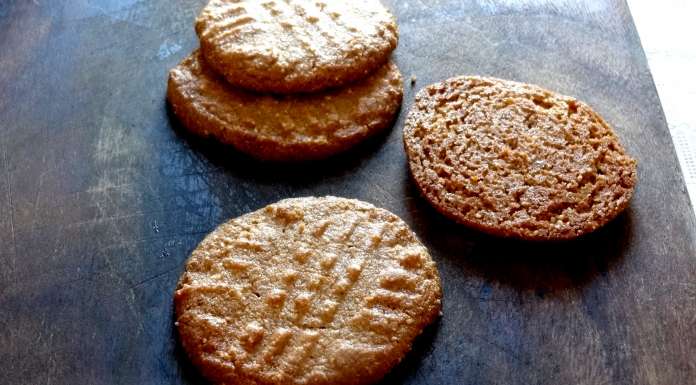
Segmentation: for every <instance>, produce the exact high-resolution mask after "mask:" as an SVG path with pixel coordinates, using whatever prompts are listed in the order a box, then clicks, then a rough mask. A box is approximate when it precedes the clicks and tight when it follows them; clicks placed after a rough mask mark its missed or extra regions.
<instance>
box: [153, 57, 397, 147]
mask: <svg viewBox="0 0 696 385" xmlns="http://www.w3.org/2000/svg"><path fill="white" fill-rule="evenodd" d="M402 95H403V87H402V81H401V74H400V73H399V69H398V68H397V67H396V65H395V64H393V63H391V62H390V63H387V64H386V65H384V66H383V67H382V68H380V69H379V70H377V71H376V72H374V73H373V74H372V75H370V76H369V77H368V78H366V79H364V80H362V81H360V82H359V83H354V84H352V85H350V86H347V87H345V88H342V89H340V90H335V91H332V92H326V93H319V94H311V95H295V96H273V95H262V94H256V93H250V92H246V91H242V90H240V89H236V88H234V87H231V86H229V85H228V84H225V82H224V81H222V80H221V79H220V78H219V77H218V76H217V75H216V74H215V73H214V72H213V71H212V70H211V69H210V68H209V67H208V66H207V64H206V63H205V62H204V61H203V60H202V57H201V56H200V54H199V53H198V52H194V53H193V54H192V55H191V56H189V57H187V58H186V59H184V61H183V62H182V63H181V64H179V65H178V66H177V67H175V68H174V69H172V70H171V72H170V73H169V85H168V90H167V98H168V99H169V102H170V104H171V106H172V109H173V111H174V113H175V114H176V116H177V117H178V118H179V119H180V120H181V121H182V123H183V124H184V126H185V127H186V128H187V129H188V130H190V131H192V132H193V133H196V134H198V135H202V136H212V137H215V138H216V139H217V140H219V141H221V142H223V143H227V144H231V145H233V146H234V147H236V148H237V149H238V150H240V151H242V152H245V153H247V154H249V155H252V156H254V157H256V158H259V159H266V160H310V159H319V158H325V157H328V156H330V155H333V154H336V153H338V152H341V151H344V150H347V149H348V148H350V147H352V146H354V145H355V144H357V143H358V142H360V141H362V140H363V139H365V138H367V137H369V136H371V135H373V134H375V133H377V132H379V131H381V130H384V129H385V128H387V127H389V126H390V125H391V124H392V122H393V121H394V118H395V117H396V114H397V113H398V111H399V107H400V105H401V98H402Z"/></svg>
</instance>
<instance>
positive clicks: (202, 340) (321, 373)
mask: <svg viewBox="0 0 696 385" xmlns="http://www.w3.org/2000/svg"><path fill="white" fill-rule="evenodd" d="M174 301H175V308H176V324H177V326H178V330H179V335H180V337H181V342H182V344H183V347H184V349H185V350H186V351H187V353H188V355H189V356H190V358H191V360H192V361H193V362H194V363H195V364H196V365H197V366H198V368H199V369H200V370H201V371H202V373H203V374H204V375H205V376H206V377H208V378H209V379H211V380H212V381H214V382H215V383H220V384H239V385H247V384H284V385H292V384H314V385H320V384H326V385H348V384H351V385H358V384H370V383H373V382H375V381H377V380H379V379H380V378H382V377H383V376H384V375H385V374H386V373H387V372H388V371H389V370H390V369H391V368H392V367H393V366H394V365H396V364H397V363H398V362H399V361H400V360H401V358H402V357H403V356H404V354H406V352H408V351H409V350H410V346H411V343H412V341H413V339H414V338H415V337H416V336H417V335H419V334H420V333H421V331H422V330H423V328H424V327H425V326H426V325H428V324H429V323H431V322H432V321H433V320H435V319H436V317H437V316H438V314H439V311H440V307H441V304H440V301H441V288H440V278H439V275H438V271H437V268H436V266H435V263H434V262H433V260H432V259H431V258H430V255H429V254H428V251H427V250H426V248H425V247H424V246H423V245H422V244H421V243H420V242H419V241H418V239H417V238H416V236H415V235H414V234H413V232H411V230H410V229H409V228H408V227H407V225H406V224H405V223H404V222H403V221H402V220H401V219H399V218H398V217H397V216H395V215H394V214H391V213H389V212H388V211H386V210H383V209H379V208H376V207H374V206H372V205H371V204H368V203H364V202H361V201H357V200H351V199H343V198H335V197H324V198H314V197H309V198H295V199H286V200H283V201H280V202H278V203H275V204H272V205H270V206H267V207H265V208H263V209H261V210H258V211H255V212H252V213H249V214H246V215H243V216H241V217H239V218H236V219H233V220H231V221H229V222H227V223H225V224H223V225H221V226H220V227H218V228H217V229H216V230H215V231H214V232H212V233H211V234H210V235H208V236H207V237H206V238H205V239H204V240H203V241H202V242H201V243H200V245H199V246H198V247H197V248H196V249H195V250H194V251H193V253H192V255H191V257H190V259H189V260H188V262H187V263H186V271H185V272H184V273H183V275H182V277H181V279H180V281H179V284H178V287H177V290H176V293H175V298H174Z"/></svg>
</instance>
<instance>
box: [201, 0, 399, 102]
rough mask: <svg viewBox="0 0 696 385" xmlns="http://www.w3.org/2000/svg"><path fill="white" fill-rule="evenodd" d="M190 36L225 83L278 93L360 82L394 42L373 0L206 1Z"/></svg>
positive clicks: (391, 24)
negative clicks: (193, 32)
mask: <svg viewBox="0 0 696 385" xmlns="http://www.w3.org/2000/svg"><path fill="white" fill-rule="evenodd" d="M196 32H197V33H198V37H199V39H200V42H201V50H202V51H203V54H204V55H205V57H206V59H207V61H208V62H209V63H210V65H211V66H212V67H213V68H214V69H215V70H216V71H217V72H218V73H219V74H222V75H223V76H224V77H225V79H227V81H228V82H229V83H230V84H233V85H235V86H238V87H242V88H246V89H250V90H255V91H258V92H271V93H283V94H286V93H298V92H312V91H319V90H323V89H326V88H332V87H338V86H341V85H344V84H346V83H348V82H351V81H354V80H357V79H361V78H363V77H365V76H367V75H368V74H369V73H371V72H372V71H374V70H376V69H377V68H379V67H381V66H382V65H383V64H384V63H386V62H387V60H388V58H389V55H390V54H391V52H392V51H393V50H394V48H396V44H397V40H398V31H397V27H396V21H395V20H394V17H393V16H392V14H391V13H390V12H389V11H388V10H387V9H386V8H385V7H384V6H383V5H382V4H381V3H380V2H379V1H378V0H330V1H329V0H321V1H317V0H212V1H210V3H208V5H207V6H206V7H205V8H203V11H202V12H201V14H200V15H199V16H198V19H197V20H196Z"/></svg>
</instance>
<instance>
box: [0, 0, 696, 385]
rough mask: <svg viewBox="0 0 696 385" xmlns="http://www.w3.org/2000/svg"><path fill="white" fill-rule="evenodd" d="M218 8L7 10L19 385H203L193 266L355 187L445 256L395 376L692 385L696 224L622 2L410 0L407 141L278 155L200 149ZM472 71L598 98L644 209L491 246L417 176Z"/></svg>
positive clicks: (1, 288) (4, 220)
mask: <svg viewBox="0 0 696 385" xmlns="http://www.w3.org/2000/svg"><path fill="white" fill-rule="evenodd" d="M202 5H203V1H202V0H197V1H190V0H186V1H184V0H147V1H145V0H140V1H139V0H121V1H116V0H99V1H98V0H70V1H68V0H51V1H47V0H34V1H25V0H5V1H2V2H0V245H1V247H0V383H1V384H32V385H35V384H59V385H63V384H64V385H68V384H71V385H72V384H200V383H204V382H203V381H202V380H201V379H200V378H199V377H198V376H197V375H196V372H195V370H193V369H192V368H191V367H190V365H189V364H188V361H187V360H186V359H185V357H184V356H183V354H182V352H181V351H180V349H179V348H178V345H177V341H176V338H175V333H174V331H173V322H172V292H173V289H174V287H175V284H176V280H177V278H178V276H179V274H180V273H181V270H182V263H183V262H184V260H185V259H186V257H187V255H188V254H189V252H190V251H191V250H192V248H194V247H195V245H196V244H197V242H199V241H200V240H201V239H202V237H203V236H204V235H205V234H206V233H207V232H208V231H210V230H211V229H212V228H214V227H215V226H216V225H217V224H219V223H221V222H223V221H224V220H225V219H227V218H229V217H233V216H237V215H239V214H242V213H245V212H248V211H250V210H253V209H256V208H259V207H262V206H264V205H266V204H268V203H271V202H274V201H276V200H278V199H281V198H285V197H291V196H303V195H310V194H312V195H324V194H335V195H342V196H348V197H356V198H360V199H363V200H366V201H369V202H373V203H375V204H376V205H378V206H382V207H385V208H387V209H389V210H392V211H393V212H395V213H396V214H398V215H400V216H401V217H403V218H404V219H405V220H406V221H407V222H408V223H409V224H410V225H412V226H413V228H414V229H415V231H416V232H417V233H418V234H419V236H420V237H421V238H422V240H423V241H424V242H425V243H426V245H427V246H428V247H429V248H430V249H431V250H432V254H433V256H434V258H435V259H436V260H437V261H438V264H439V267H440V270H441V274H442V279H443V285H444V317H443V318H442V319H441V320H440V321H439V322H438V323H437V324H436V325H434V326H433V327H430V328H429V329H428V330H427V331H426V333H425V334H424V335H423V337H422V338H420V339H419V340H418V342H417V343H416V346H415V349H414V351H413V352H412V354H410V355H409V356H408V357H407V358H406V360H405V362H404V363H403V364H402V365H400V366H399V367H397V368H396V369H395V371H394V372H393V373H392V374H391V375H390V376H389V377H388V378H387V379H385V381H384V383H385V384H465V385H482V384H519V385H523V384H524V385H527V384H587V385H596V384H665V385H673V384H693V383H695V382H696V380H694V378H696V360H694V357H696V255H695V254H696V252H695V250H696V240H695V234H696V225H695V221H694V217H693V214H692V212H691V209H690V205H689V201H688V198H687V194H686V192H685V187H684V182H683V180H682V177H681V174H680V171H679V168H678V165H677V160H676V158H675V154H674V150H673V147H672V143H671V140H670V136H669V133H668V130H667V126H666V124H665V120H664V117H663V113H662V110H661V107H660V104H659V100H658V98H657V95H656V92H655V89H654V86H653V82H652V79H651V76H650V73H649V71H648V68H647V65H646V61H645V57H644V54H643V52H642V50H641V47H640V42H639V39H638V36H637V35H636V32H635V29H634V27H633V23H632V21H631V17H630V15H629V13H628V10H627V7H626V5H625V3H624V2H623V1H619V0H573V1H570V0H564V1H547V0H533V1H532V0H527V1H513V0H466V1H461V0H427V1H426V0H408V1H392V2H390V6H391V7H392V9H394V11H395V13H396V14H397V16H398V19H399V23H400V29H401V41H400V44H399V48H398V50H397V52H396V54H395V57H396V60H397V62H398V64H399V66H400V68H401V70H402V72H403V73H404V75H405V77H406V78H410V76H411V75H412V74H413V75H416V76H417V78H418V81H417V83H416V85H415V86H414V87H410V86H408V85H407V87H406V93H405V98H404V106H403V110H402V113H401V117H400V119H399V120H398V121H397V123H396V125H395V127H394V129H393V130H392V131H391V132H389V133H387V134H385V135H383V136H381V137H379V138H376V139H375V140H372V141H370V142H369V143H367V144H365V145H363V146H361V147H360V148H358V149H357V150H356V151H353V152H351V153H349V154H347V155H345V156H341V157H338V158H335V159H333V160H331V161H327V162H321V163H318V164H311V165H302V166H282V165H268V164H259V163H256V162H253V161H251V160H249V159H248V158H246V157H244V156H240V155H238V154H236V153H234V152H233V151H231V150H230V149H229V148H226V147H223V146H219V145H216V144H214V143H211V142H208V141H204V140H200V139H197V138H193V137H190V136H189V135H187V134H185V133H184V132H183V131H182V130H181V129H180V127H179V126H178V124H177V123H176V122H175V120H174V119H173V118H172V117H171V116H170V114H169V112H168V110H167V108H166V103H165V101H164V94H165V83H166V76H167V71H168V69H169V68H171V67H172V66H174V65H175V64H176V63H177V62H178V61H179V60H180V59H181V58H183V57H184V56H185V55H187V53H188V52H189V51H190V50H191V49H193V48H194V47H195V46H196V44H197V43H196V39H195V35H194V32H193V27H192V24H193V19H194V17H195V15H196V14H197V12H198V10H199V9H200V7H201V6H202ZM457 74H484V75H493V76H498V77H504V78H510V79H514V80H519V81H527V82H533V83H538V84H541V85H543V86H546V87H548V88H551V89H555V90H557V91H560V92H563V93H567V94H572V95H576V96H578V97H580V98H581V99H583V100H585V101H587V102H589V103H590V104H591V105H593V106H594V107H595V108H596V109H597V110H598V111H599V112H601V113H602V114H603V115H604V116H605V117H606V118H607V119H608V120H609V121H610V122H611V123H612V124H613V125H614V126H615V127H616V130H617V131H618V133H619V135H620V136H621V138H622V140H623V143H624V144H625V145H626V147H627V148H628V149H629V151H630V152H631V153H632V154H634V155H635V156H636V157H637V158H638V159H639V161H640V167H639V179H640V182H639V185H638V188H637V190H636V195H635V199H634V201H633V203H632V205H631V207H630V209H628V211H627V212H626V213H625V214H624V215H622V216H621V217H619V218H618V219H617V220H616V221H614V222H613V223H611V224H610V225H608V226H607V227H606V228H604V229H602V230H601V231H599V232H597V233H595V234H592V235H590V236H588V237H586V238H584V239H581V240H578V241H573V242H567V243H558V244H528V243H522V242H511V241H504V240H500V239H495V238H491V237H487V236H484V235H481V234H478V233H475V232H472V231H468V230H466V229H463V228H462V227H459V226H457V225H455V224H453V223H451V222H449V221H447V220H445V219H443V218H442V217H441V216H440V215H438V214H437V213H435V212H434V211H433V210H432V209H431V208H430V207H429V206H428V205H427V204H426V203H425V202H424V201H423V199H421V198H420V197H419V196H418V194H417V192H416V190H415V188H414V185H413V183H412V182H411V181H410V180H409V178H408V175H407V169H406V161H405V158H404V153H403V150H402V145H401V128H402V124H403V118H404V115H405V112H406V110H407V109H408V107H409V106H410V105H411V103H412V100H413V96H414V93H415V92H416V91H417V90H418V89H419V88H421V87H422V86H424V85H425V84H427V83H430V82H434V81H437V80H441V79H444V78H447V77H449V76H452V75H457Z"/></svg>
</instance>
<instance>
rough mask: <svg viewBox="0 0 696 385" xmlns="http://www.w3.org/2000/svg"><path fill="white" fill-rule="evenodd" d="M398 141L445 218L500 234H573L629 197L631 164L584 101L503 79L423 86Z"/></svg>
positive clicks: (599, 221) (599, 222)
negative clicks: (402, 136) (402, 134)
mask: <svg viewBox="0 0 696 385" xmlns="http://www.w3.org/2000/svg"><path fill="white" fill-rule="evenodd" d="M404 145H405V148H406V152H407V155H408V158H409V166H410V169H411V173H412V176H413V178H414V180H415V181H416V184H417V185H418V187H419V189H420V190H421V192H422V194H423V195H424V196H425V197H426V199H428V200H429V201H430V203H431V204H432V205H433V206H434V207H435V208H436V209H438V211H440V212H441V213H443V214H444V215H446V216H448V217H450V218H451V219H454V220H455V221H458V222H460V223H462V224H464V225H468V226H470V227H473V228H476V229H478V230H481V231H484V232H488V233H491V234H494V235H499V236H508V237H515V238H521V239H527V240H560V239H571V238H575V237H578V236H580V235H583V234H586V233H589V232H591V231H593V230H595V229H597V228H599V227H601V226H603V225H604V224H606V223H607V222H609V221H610V220H611V219H613V218H614V217H616V216H617V215H618V214H619V213H620V212H621V211H622V210H624V209H625V208H626V207H627V206H628V204H629V201H630V199H631V196H632V194H633V190H634V187H635V184H636V161H635V160H634V159H632V158H631V157H630V156H629V155H627V153H626V151H625V150H624V148H623V147H622V146H621V144H620V143H619V139H618V137H617V136H616V134H615V133H614V131H613V130H612V128H611V127H610V126H609V125H608V124H607V123H606V122H605V121H604V119H602V118H601V117H600V116H599V115H598V114H597V113H596V112H594V111H593V110H592V109H591V108H590V107H589V106H588V105H587V104H585V103H583V102H581V101H578V100H576V99H574V98H572V97H568V96H563V95H559V94H556V93H553V92H551V91H548V90H545V89H543V88H540V87H537V86H534V85H529V84H524V83H518V82H513V81H508V80H501V79H494V78H483V77H457V78H452V79H449V80H446V81H444V82H441V83H437V84H434V85H431V86H428V87H426V88H425V89H423V90H421V91H420V92H419V93H418V95H417V96H416V101H415V104H414V106H413V108H412V109H411V111H410V112H409V115H408V116H407V118H406V123H405V127H404Z"/></svg>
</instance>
